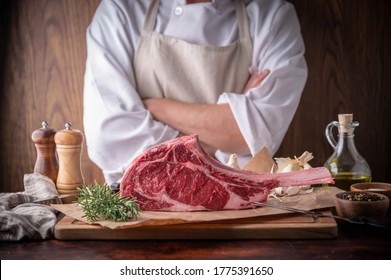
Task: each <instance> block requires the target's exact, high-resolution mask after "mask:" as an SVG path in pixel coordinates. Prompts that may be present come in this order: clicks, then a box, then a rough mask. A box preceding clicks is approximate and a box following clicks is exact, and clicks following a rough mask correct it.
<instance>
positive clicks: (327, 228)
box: [54, 211, 338, 240]
mask: <svg viewBox="0 0 391 280" xmlns="http://www.w3.org/2000/svg"><path fill="white" fill-rule="evenodd" d="M325 213H327V214H330V213H329V212H328V211H326V212H325ZM337 233H338V229H337V223H336V222H335V220H334V219H332V218H317V219H315V218H313V217H312V216H308V215H301V214H279V215H271V216H262V217H253V218H245V219H236V220H222V221H215V222H202V223H186V224H176V225H165V226H143V227H135V228H126V229H109V228H106V227H102V226H99V225H89V224H86V223H83V222H80V221H77V220H75V219H73V218H71V217H69V216H64V218H62V219H61V220H60V221H59V222H58V223H57V225H56V226H55V228H54V235H55V238H56V239H61V240H133V239H134V240H136V239H156V240H157V239H327V238H336V237H337Z"/></svg>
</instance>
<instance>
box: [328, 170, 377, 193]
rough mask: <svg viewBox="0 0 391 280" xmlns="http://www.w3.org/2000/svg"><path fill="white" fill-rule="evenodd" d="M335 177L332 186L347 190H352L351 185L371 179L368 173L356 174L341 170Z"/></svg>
mask: <svg viewBox="0 0 391 280" xmlns="http://www.w3.org/2000/svg"><path fill="white" fill-rule="evenodd" d="M333 177H334V181H335V183H334V184H333V185H330V186H334V187H337V188H339V189H341V190H345V191H350V186H351V185H353V184H356V183H363V182H370V181H371V177H368V176H366V175H356V174H354V173H350V172H341V173H338V174H337V175H335V176H333Z"/></svg>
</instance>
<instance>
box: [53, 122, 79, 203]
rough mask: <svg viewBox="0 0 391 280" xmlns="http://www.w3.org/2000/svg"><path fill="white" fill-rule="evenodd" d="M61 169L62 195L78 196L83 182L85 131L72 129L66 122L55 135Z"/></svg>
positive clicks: (60, 183) (58, 183)
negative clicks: (82, 165)
mask: <svg viewBox="0 0 391 280" xmlns="http://www.w3.org/2000/svg"><path fill="white" fill-rule="evenodd" d="M54 141H55V142H56V146H57V154H58V159H59V165H60V169H59V172H58V177H57V190H58V192H59V194H60V195H71V196H74V198H76V197H77V196H78V195H77V188H78V187H81V185H82V184H83V180H84V179H83V174H82V171H81V151H82V143H83V133H82V132H81V131H80V130H77V129H72V124H71V123H66V124H65V129H63V130H60V131H59V132H57V134H56V135H55V137H54Z"/></svg>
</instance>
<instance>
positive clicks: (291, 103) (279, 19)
mask: <svg viewBox="0 0 391 280" xmlns="http://www.w3.org/2000/svg"><path fill="white" fill-rule="evenodd" d="M269 16H270V17H271V18H272V19H271V20H270V25H266V26H265V25H256V22H257V21H255V20H252V21H251V22H252V24H253V25H252V26H250V28H252V29H254V33H253V38H252V39H253V45H254V49H253V52H254V54H253V66H252V69H250V72H252V71H254V70H259V71H262V70H265V69H269V70H270V74H269V75H268V77H267V78H266V79H265V80H264V81H263V82H262V84H261V86H259V87H257V88H253V89H252V90H250V91H248V92H247V93H245V94H241V93H229V92H225V93H223V94H222V95H220V97H219V100H218V103H228V104H229V105H230V107H231V110H232V112H233V114H234V117H235V119H236V121H237V124H238V126H239V129H240V131H241V133H242V135H243V137H244V139H245V141H246V143H247V145H248V147H249V150H250V153H251V154H252V155H255V154H256V153H257V152H259V151H260V150H261V149H262V148H263V147H266V148H267V149H268V150H269V152H270V154H271V155H274V154H275V153H276V151H277V150H278V148H279V146H280V145H281V142H282V140H283V138H284V136H285V134H286V132H287V130H288V128H289V125H290V123H291V121H292V119H293V116H294V114H295V112H296V109H297V107H298V105H299V101H300V98H301V94H302V91H303V88H304V86H305V82H306V80H307V65H306V62H305V58H304V43H303V39H302V36H301V31H300V25H299V21H298V18H297V15H296V12H295V10H294V7H293V6H292V5H291V4H290V3H286V4H284V5H282V6H281V7H280V8H279V9H278V10H277V12H276V13H275V14H274V15H269ZM216 155H217V156H218V157H220V158H225V159H227V158H228V155H227V154H225V153H223V152H221V151H218V152H217V154H216Z"/></svg>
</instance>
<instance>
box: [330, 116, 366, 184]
mask: <svg viewBox="0 0 391 280" xmlns="http://www.w3.org/2000/svg"><path fill="white" fill-rule="evenodd" d="M358 125H359V123H358V122H357V121H354V122H353V114H339V115H338V122H337V121H333V122H331V123H329V124H328V125H327V127H326V131H325V134H326V138H327V140H328V142H329V143H330V145H331V146H332V147H333V148H334V152H333V154H332V155H331V156H330V157H329V159H328V160H327V161H326V162H325V164H324V166H325V167H326V168H328V169H329V170H330V173H331V175H332V177H333V178H334V181H335V184H334V186H335V187H337V188H339V189H342V190H345V191H350V186H351V185H352V184H355V183H360V182H370V181H371V180H372V178H371V170H370V168H369V165H368V163H367V161H366V160H365V159H364V158H363V157H362V156H361V155H360V154H359V153H358V151H357V149H356V146H355V143H354V130H355V128H357V127H358ZM334 127H336V128H338V142H337V141H336V140H335V139H334V136H333V132H332V130H333V128H334Z"/></svg>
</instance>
